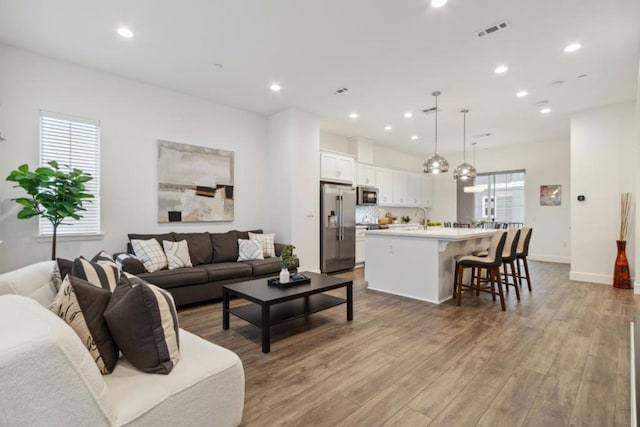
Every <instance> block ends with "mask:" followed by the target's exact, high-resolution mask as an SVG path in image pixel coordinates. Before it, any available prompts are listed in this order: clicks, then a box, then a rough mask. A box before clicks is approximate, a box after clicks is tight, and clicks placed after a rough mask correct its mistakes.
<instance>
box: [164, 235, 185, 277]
mask: <svg viewBox="0 0 640 427" xmlns="http://www.w3.org/2000/svg"><path fill="white" fill-rule="evenodd" d="M162 246H164V253H165V254H166V256H167V265H168V266H169V270H175V269H176V268H182V267H193V265H192V264H191V257H190V256H189V245H188V244H187V241H186V240H180V241H179V242H171V241H169V240H163V241H162Z"/></svg>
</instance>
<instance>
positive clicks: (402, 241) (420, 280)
mask: <svg viewBox="0 0 640 427" xmlns="http://www.w3.org/2000/svg"><path fill="white" fill-rule="evenodd" d="M494 233H496V231H495V230H480V229H469V228H441V229H428V230H373V231H367V232H366V235H365V236H366V237H365V245H366V265H365V272H364V274H365V280H366V281H367V282H368V287H369V289H372V290H376V291H381V292H387V293H390V294H395V295H400V296H404V297H409V298H414V299H418V300H422V301H428V302H432V303H436V304H440V303H442V302H444V301H446V300H448V299H450V298H451V297H452V295H453V276H454V269H455V257H456V256H457V255H466V254H469V253H471V252H472V251H474V250H479V249H486V248H487V246H488V245H489V240H490V238H491V236H492V235H493V234H494Z"/></svg>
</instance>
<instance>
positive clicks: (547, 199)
mask: <svg viewBox="0 0 640 427" xmlns="http://www.w3.org/2000/svg"><path fill="white" fill-rule="evenodd" d="M561 204H562V185H541V186H540V206H560V205H561Z"/></svg>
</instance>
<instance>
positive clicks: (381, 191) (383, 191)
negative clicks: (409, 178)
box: [376, 168, 393, 206]
mask: <svg viewBox="0 0 640 427" xmlns="http://www.w3.org/2000/svg"><path fill="white" fill-rule="evenodd" d="M376 186H377V187H378V204H379V205H383V206H385V205H391V204H393V174H392V172H391V171H390V170H387V169H380V168H376Z"/></svg>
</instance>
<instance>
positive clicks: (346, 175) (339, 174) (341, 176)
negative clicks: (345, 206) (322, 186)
mask: <svg viewBox="0 0 640 427" xmlns="http://www.w3.org/2000/svg"><path fill="white" fill-rule="evenodd" d="M354 166H355V162H354V160H353V157H348V156H341V155H339V154H333V153H324V152H321V153H320V179H322V180H326V181H335V182H343V183H347V184H353V178H354Z"/></svg>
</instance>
